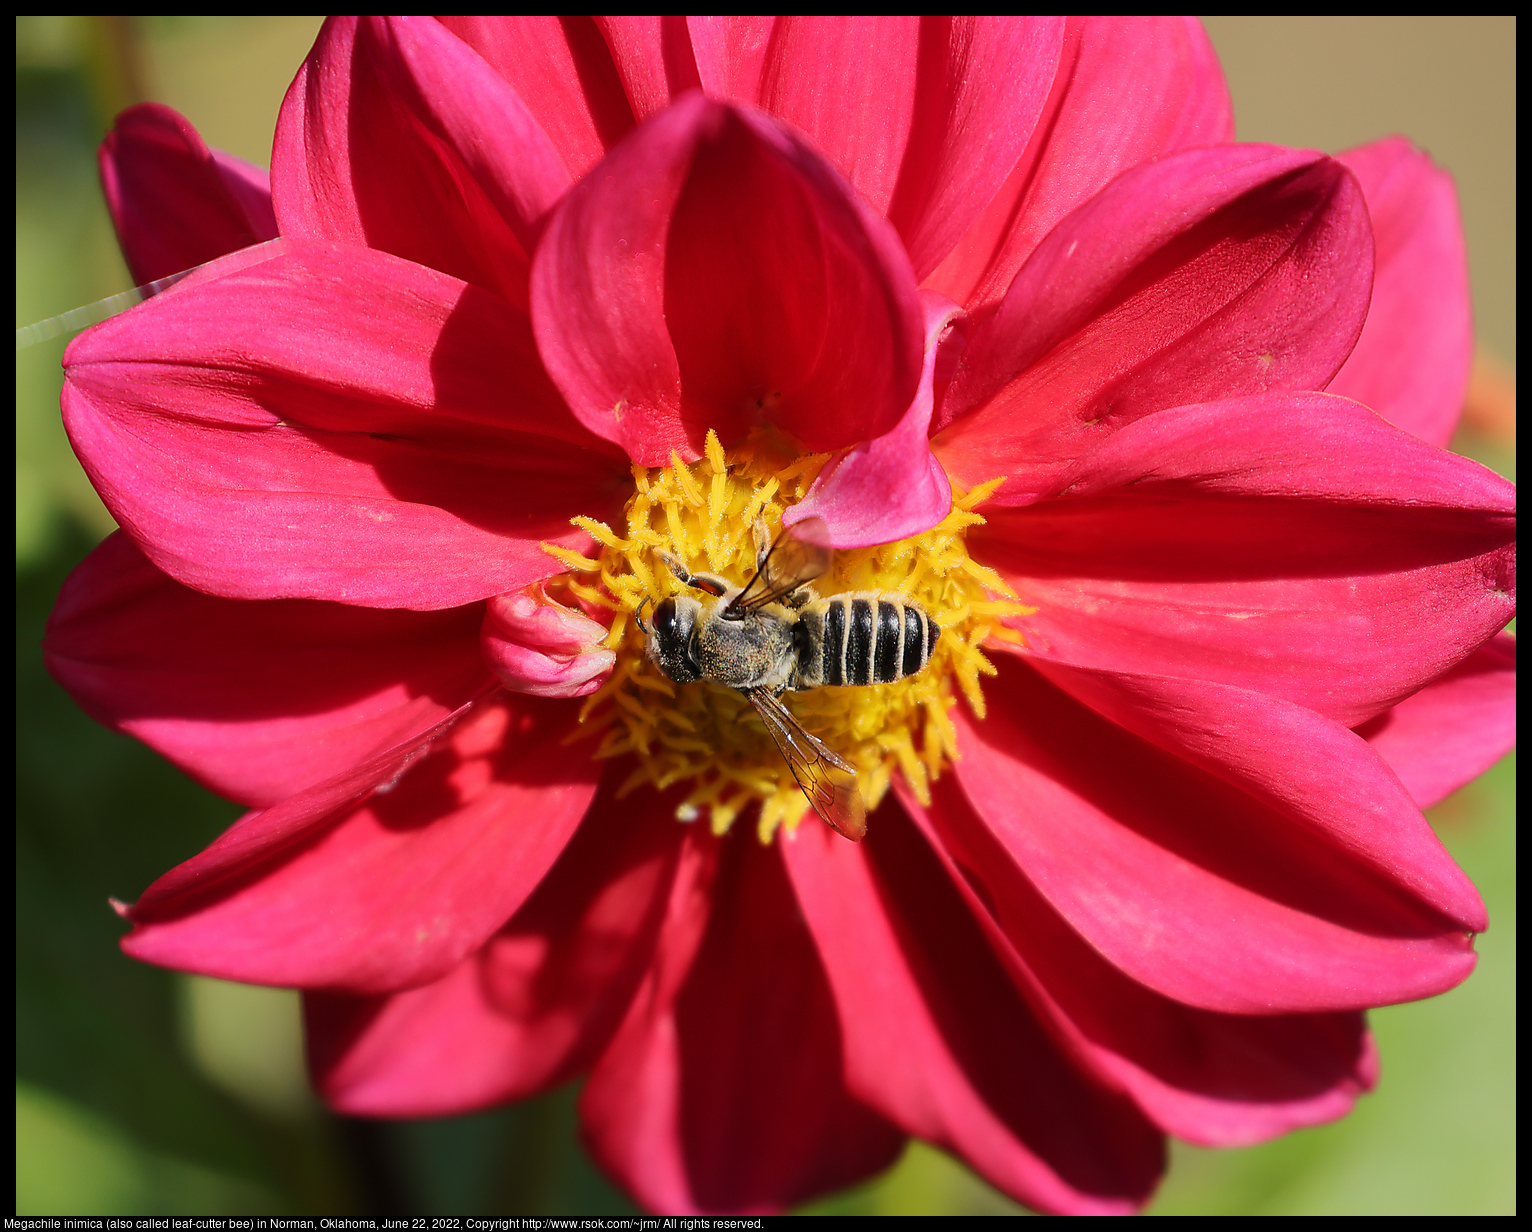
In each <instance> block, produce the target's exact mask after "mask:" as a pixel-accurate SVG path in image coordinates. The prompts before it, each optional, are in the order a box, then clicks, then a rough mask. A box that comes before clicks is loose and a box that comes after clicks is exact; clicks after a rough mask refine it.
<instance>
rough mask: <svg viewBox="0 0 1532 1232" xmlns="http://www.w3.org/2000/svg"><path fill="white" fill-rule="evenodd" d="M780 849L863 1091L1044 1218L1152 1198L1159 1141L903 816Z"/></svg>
mask: <svg viewBox="0 0 1532 1232" xmlns="http://www.w3.org/2000/svg"><path fill="white" fill-rule="evenodd" d="M965 757H966V747H965ZM780 846H781V849H782V854H783V858H784V860H785V861H786V864H787V868H788V872H789V875H790V876H791V877H792V882H793V888H794V890H795V891H796V893H797V896H798V901H799V903H800V904H801V906H802V908H803V914H804V918H805V919H806V920H807V921H808V926H809V929H810V931H811V932H812V933H813V935H814V940H815V942H816V944H817V945H818V947H819V951H820V954H821V955H822V956H823V961H824V964H825V970H826V972H827V974H828V976H829V980H830V986H831V988H832V989H833V990H834V994H835V1004H836V1009H837V1010H838V1011H839V1015H840V1021H841V1029H842V1031H844V1033H845V1036H844V1039H845V1045H844V1046H845V1072H846V1085H847V1086H848V1087H849V1088H850V1089H851V1091H852V1093H853V1094H855V1095H856V1096H857V1097H858V1098H859V1099H861V1100H864V1101H865V1102H866V1103H868V1104H869V1105H871V1106H872V1107H873V1108H876V1109H877V1110H878V1111H879V1112H881V1113H882V1114H883V1115H884V1116H886V1117H888V1118H889V1119H890V1120H892V1121H893V1122H894V1123H895V1124H897V1125H899V1126H900V1127H901V1128H902V1129H904V1130H906V1131H908V1132H910V1133H912V1134H916V1135H918V1136H919V1137H921V1138H924V1139H926V1140H927V1141H930V1142H933V1143H935V1144H936V1145H938V1146H940V1147H943V1148H945V1149H947V1150H950V1151H953V1152H955V1153H957V1154H959V1155H960V1156H961V1157H962V1158H963V1159H964V1160H966V1161H967V1162H968V1163H969V1164H970V1166H972V1167H973V1168H974V1169H975V1170H976V1171H977V1172H979V1174H980V1175H981V1176H983V1177H985V1178H986V1179H987V1180H988V1181H989V1182H990V1183H991V1184H993V1185H995V1186H997V1187H999V1188H1000V1189H1002V1190H1004V1191H1005V1192H1006V1193H1008V1194H1010V1195H1011V1196H1013V1197H1014V1198H1016V1199H1017V1200H1019V1201H1021V1202H1025V1203H1026V1204H1027V1205H1029V1206H1031V1207H1034V1208H1035V1209H1037V1210H1040V1211H1045V1212H1049V1213H1053V1214H1074V1215H1085V1214H1092V1215H1105V1214H1127V1213H1130V1212H1132V1211H1133V1210H1136V1209H1137V1208H1138V1206H1139V1205H1140V1204H1142V1203H1143V1202H1144V1201H1145V1200H1147V1198H1148V1196H1149V1194H1150V1192H1152V1190H1153V1188H1154V1185H1155V1183H1156V1182H1157V1181H1158V1179H1159V1175H1160V1172H1161V1170H1162V1169H1163V1167H1164V1155H1163V1151H1164V1145H1163V1140H1162V1139H1161V1138H1160V1135H1159V1134H1158V1133H1157V1132H1156V1131H1155V1130H1154V1128H1153V1127H1152V1126H1151V1125H1150V1124H1149V1123H1148V1122H1147V1121H1146V1120H1145V1119H1144V1118H1143V1116H1142V1115H1141V1114H1140V1113H1139V1112H1138V1110H1137V1109H1136V1108H1134V1107H1133V1105H1132V1103H1131V1102H1130V1101H1129V1100H1127V1099H1125V1098H1123V1097H1122V1096H1121V1095H1119V1094H1117V1093H1115V1092H1112V1091H1110V1090H1108V1089H1106V1088H1104V1087H1102V1086H1100V1085H1098V1084H1097V1083H1095V1082H1093V1081H1092V1080H1090V1079H1089V1078H1087V1077H1086V1076H1085V1074H1084V1073H1083V1072H1082V1071H1081V1069H1080V1068H1079V1067H1078V1066H1076V1065H1074V1064H1072V1063H1071V1061H1070V1059H1069V1058H1068V1057H1067V1056H1066V1055H1064V1054H1063V1053H1061V1052H1060V1050H1059V1047H1058V1045H1057V1044H1056V1043H1055V1042H1054V1041H1053V1039H1051V1038H1050V1036H1049V1034H1048V1032H1047V1031H1046V1029H1045V1028H1044V1026H1043V1024H1042V1023H1040V1022H1039V1021H1038V1019H1037V1017H1036V1016H1035V1015H1034V1014H1033V1013H1032V1011H1031V1009H1030V1008H1029V1007H1028V1005H1027V1004H1026V1002H1025V1000H1024V999H1023V998H1022V996H1021V995H1020V994H1019V993H1018V991H1017V989H1016V987H1015V985H1014V984H1013V982H1012V981H1011V979H1010V978H1009V977H1008V976H1007V974H1006V973H1005V971H1004V970H1003V969H1002V968H1001V966H1000V964H999V963H998V962H997V961H996V960H995V957H994V955H993V953H992V952H991V951H990V949H989V947H988V945H986V943H985V940H984V937H983V934H982V933H981V932H980V930H979V928H978V927H977V925H976V923H975V921H974V917H973V916H972V914H971V913H970V912H969V910H968V908H967V907H966V905H965V904H964V903H963V902H962V900H961V899H960V898H959V897H958V895H957V894H956V893H955V892H954V890H953V888H952V887H951V886H950V885H947V884H944V883H943V879H942V877H941V876H940V869H939V868H938V867H937V866H936V865H935V862H934V861H933V859H932V857H931V856H930V854H929V853H928V852H927V851H925V850H923V846H924V845H923V843H922V842H921V840H920V839H919V838H918V837H916V836H915V835H913V834H912V833H911V832H910V823H909V822H908V820H906V819H905V818H904V817H903V816H902V815H901V814H900V811H899V809H898V806H897V804H896V803H894V802H893V801H890V802H889V803H888V804H885V805H884V807H883V808H882V809H880V810H879V812H878V813H877V814H876V816H875V817H874V818H872V819H871V822H870V824H869V827H868V836H867V838H866V839H865V840H863V841H862V842H861V843H846V842H842V841H840V840H839V839H838V838H837V837H836V836H835V835H834V834H832V833H831V832H830V831H829V829H828V828H826V827H824V826H814V825H807V826H802V827H800V828H799V830H798V832H797V834H796V836H795V838H794V840H793V841H790V842H784V843H782V844H780ZM933 874H934V875H933Z"/></svg>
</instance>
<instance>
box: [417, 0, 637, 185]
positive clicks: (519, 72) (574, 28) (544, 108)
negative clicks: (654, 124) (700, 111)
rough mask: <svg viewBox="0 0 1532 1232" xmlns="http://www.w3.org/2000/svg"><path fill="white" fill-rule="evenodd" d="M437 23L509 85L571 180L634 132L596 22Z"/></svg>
mask: <svg viewBox="0 0 1532 1232" xmlns="http://www.w3.org/2000/svg"><path fill="white" fill-rule="evenodd" d="M438 20H440V21H441V23H442V24H443V25H444V26H446V27H447V29H449V30H451V31H452V32H453V33H454V34H456V35H457V36H458V37H459V38H461V39H462V40H463V41H464V42H465V43H467V44H468V45H469V46H470V47H472V48H473V49H474V50H475V51H477V52H478V53H479V55H481V56H483V57H484V59H485V60H486V61H487V62H488V63H489V65H490V66H491V67H492V68H493V69H494V70H495V71H496V72H497V73H499V74H500V76H502V77H504V78H505V80H506V81H508V82H510V84H511V88H512V89H514V90H515V91H516V93H517V95H519V96H520V98H521V99H522V101H523V102H524V103H525V104H526V106H527V108H528V110H529V111H531V113H532V115H533V116H534V117H535V118H536V120H537V123H538V124H539V126H541V128H542V129H543V131H544V132H546V133H547V134H548V137H549V139H550V140H551V141H552V142H553V144H554V146H555V147H556V148H557V149H558V151H559V155H560V157H561V158H562V159H563V161H564V166H565V167H566V168H567V169H568V171H569V175H570V177H571V178H572V179H579V178H580V177H581V176H583V175H584V174H585V173H586V172H587V171H589V170H590V169H591V168H592V167H593V166H595V165H596V163H597V162H599V161H600V160H601V158H602V156H603V155H604V154H605V153H606V151H607V150H608V149H609V148H610V147H611V146H613V145H614V144H616V142H617V141H619V140H620V139H621V138H622V136H623V135H624V134H625V133H626V132H627V131H628V130H629V129H631V128H632V127H633V110H632V108H631V107H630V106H629V104H628V100H627V99H626V98H625V97H624V95H623V89H622V80H621V78H620V77H619V76H618V74H617V70H616V68H615V67H614V66H613V64H612V53H611V50H610V49H609V48H608V47H607V44H606V41H605V40H604V39H603V38H602V36H601V31H600V30H599V29H598V28H597V26H596V19H595V18H591V17H575V16H566V17H550V16H520V17H517V16H495V17H472V16H465V17H442V18H439V19H438Z"/></svg>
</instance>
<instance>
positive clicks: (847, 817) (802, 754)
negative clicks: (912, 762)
mask: <svg viewBox="0 0 1532 1232" xmlns="http://www.w3.org/2000/svg"><path fill="white" fill-rule="evenodd" d="M745 696H746V697H748V698H749V699H750V704H751V705H752V706H754V707H755V712H756V714H758V715H760V716H761V722H763V723H764V724H766V730H767V731H769V732H770V733H771V738H772V739H773V740H775V741H776V742H777V748H779V749H781V750H782V756H783V757H784V758H786V759H787V766H788V769H790V770H791V771H792V772H793V778H795V779H797V780H798V786H799V787H800V788H802V789H803V794H804V795H805V796H806V797H808V802H809V803H810V804H811V805H813V806H814V811H815V812H816V813H818V814H819V816H820V817H821V818H823V819H824V823H825V824H826V825H827V826H829V827H830V828H831V829H832V830H834V831H835V832H836V833H837V834H841V835H844V836H845V837H846V838H849V839H850V840H851V841H852V842H853V843H855V842H857V841H859V840H860V839H861V837H862V835H864V834H866V833H867V806H866V805H865V804H863V803H862V794H861V793H860V792H859V791H857V789H856V769H855V767H853V766H852V765H851V763H850V762H848V761H847V760H846V759H845V758H844V757H841V756H840V755H839V754H838V753H835V752H834V751H832V750H831V749H830V748H829V747H827V746H826V745H825V744H823V743H822V742H821V741H820V740H819V739H818V738H817V737H815V736H812V735H810V734H809V733H808V732H807V731H805V730H804V729H803V726H802V724H800V723H799V722H798V720H797V719H795V718H793V716H792V715H791V714H789V713H788V711H787V707H786V706H784V705H783V704H782V703H781V701H779V700H778V699H777V698H775V697H773V696H772V695H771V694H770V693H768V692H766V691H765V690H764V689H747V690H745Z"/></svg>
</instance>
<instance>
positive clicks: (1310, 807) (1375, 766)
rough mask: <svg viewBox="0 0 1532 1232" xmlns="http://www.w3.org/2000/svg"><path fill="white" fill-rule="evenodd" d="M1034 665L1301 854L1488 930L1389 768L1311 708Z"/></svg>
mask: <svg viewBox="0 0 1532 1232" xmlns="http://www.w3.org/2000/svg"><path fill="white" fill-rule="evenodd" d="M1031 664H1032V666H1033V667H1034V668H1035V669H1036V670H1037V671H1038V672H1039V674H1041V675H1042V676H1044V677H1045V678H1047V679H1048V680H1049V681H1050V682H1052V683H1053V684H1055V685H1057V686H1058V687H1059V688H1061V689H1063V690H1064V691H1065V692H1067V693H1069V694H1070V696H1072V697H1073V698H1074V699H1075V700H1076V701H1080V702H1084V703H1085V704H1086V705H1087V706H1089V707H1091V709H1093V710H1095V711H1096V713H1097V714H1100V715H1102V716H1103V717H1105V718H1108V719H1110V720H1111V721H1112V722H1114V723H1116V724H1117V725H1118V726H1120V727H1122V728H1124V729H1125V730H1127V731H1130V732H1132V733H1133V734H1134V735H1136V736H1138V737H1140V738H1141V739H1143V740H1147V741H1148V742H1149V743H1151V744H1154V745H1156V746H1158V747H1159V748H1161V749H1163V750H1164V751H1166V752H1167V753H1170V754H1171V755H1172V756H1175V757H1179V758H1182V759H1183V760H1185V761H1187V762H1190V763H1191V764H1192V765H1194V766H1198V767H1200V768H1201V769H1203V770H1206V771H1207V772H1208V773H1210V774H1213V775H1215V776H1216V777H1218V778H1220V779H1222V780H1223V781H1224V782H1226V783H1228V784H1230V785H1231V786H1234V787H1237V788H1238V789H1239V790H1240V791H1242V792H1244V793H1245V794H1246V795H1248V796H1250V797H1251V798H1252V799H1254V800H1256V801H1259V802H1260V803H1262V804H1265V805H1268V806H1270V807H1271V808H1272V809H1273V811H1275V812H1276V813H1277V814H1279V815H1280V816H1281V817H1282V818H1283V820H1284V821H1285V822H1286V823H1287V825H1288V826H1289V827H1291V828H1292V829H1293V833H1292V835H1290V836H1289V838H1288V841H1289V842H1290V843H1291V845H1293V846H1299V845H1302V844H1303V843H1304V842H1305V841H1307V839H1308V838H1312V839H1317V840H1319V841H1320V842H1322V843H1323V844H1324V845H1325V846H1326V847H1333V848H1335V849H1336V851H1338V852H1340V853H1341V854H1342V858H1343V859H1344V861H1345V862H1347V863H1349V864H1354V865H1359V866H1361V867H1362V868H1364V869H1366V870H1368V871H1369V872H1370V873H1373V874H1377V875H1378V876H1380V877H1382V878H1383V879H1384V880H1385V881H1387V882H1389V883H1391V886H1392V888H1393V890H1394V891H1398V890H1402V891H1404V892H1405V893H1407V894H1408V895H1409V896H1410V897H1412V898H1414V899H1416V900H1417V901H1418V902H1419V903H1420V904H1423V905H1425V906H1426V907H1429V908H1431V909H1432V910H1434V911H1436V912H1438V913H1439V914H1441V915H1442V916H1443V917H1445V918H1447V919H1449V920H1452V921H1455V922H1456V923H1457V924H1459V925H1460V926H1461V927H1462V928H1464V929H1467V930H1469V931H1471V932H1483V931H1484V929H1485V928H1486V927H1487V924H1488V921H1487V920H1486V918H1485V914H1484V901H1483V900H1482V899H1481V898H1480V897H1479V892H1478V891H1477V890H1476V889H1474V886H1473V882H1471V881H1469V879H1468V877H1467V875H1466V874H1464V872H1463V870H1462V869H1460V868H1458V866H1457V865H1456V864H1454V863H1453V861H1452V857H1451V856H1450V855H1449V854H1448V853H1447V849H1446V848H1445V847H1443V846H1442V844H1441V840H1440V839H1438V838H1437V837H1436V832H1435V831H1434V830H1432V829H1431V827H1430V826H1429V825H1427V824H1426V821H1425V818H1424V817H1422V816H1421V814H1420V810H1419V808H1418V807H1417V806H1416V805H1415V803H1414V801H1413V800H1411V799H1410V796H1409V793H1408V792H1407V791H1405V789H1404V786H1403V784H1401V783H1400V782H1399V781H1398V779H1397V777H1396V776H1395V775H1394V774H1393V773H1392V772H1391V771H1390V770H1389V769H1388V766H1387V763H1386V762H1384V761H1383V759H1382V758H1381V757H1379V756H1378V754H1377V752H1376V751H1375V750H1374V749H1373V748H1372V747H1371V746H1370V745H1369V744H1368V743H1367V742H1366V741H1365V740H1363V739H1362V738H1361V737H1360V736H1358V735H1357V734H1356V733H1355V732H1353V731H1350V730H1348V729H1347V728H1345V727H1342V726H1341V725H1340V724H1339V723H1336V722H1334V721H1333V720H1331V719H1326V718H1324V717H1323V716H1321V715H1318V714H1316V713H1314V711H1312V710H1308V709H1306V708H1305V707H1302V706H1295V705H1293V704H1292V703H1291V702H1283V701H1278V700H1277V699H1276V698H1272V697H1267V696H1265V695H1264V694H1260V693H1252V692H1249V691H1248V690H1245V689H1238V688H1233V687H1231V686H1229V685H1223V684H1211V683H1209V682H1207V681H1203V680H1185V679H1179V678H1175V677H1167V676H1148V675H1142V674H1128V673H1120V672H1105V671H1099V670H1095V669H1090V668H1079V667H1071V666H1068V665H1066V664H1063V663H1052V662H1049V661H1047V660H1044V659H1033V660H1031ZM1305 832H1306V833H1305ZM1309 854H1310V857H1311V858H1319V859H1325V858H1328V857H1329V856H1330V853H1329V852H1328V851H1325V852H1320V851H1315V852H1312V853H1309ZM1350 897H1352V898H1354V899H1357V900H1360V899H1362V898H1364V897H1366V895H1365V894H1364V893H1363V892H1357V893H1355V894H1353V895H1351V896H1350Z"/></svg>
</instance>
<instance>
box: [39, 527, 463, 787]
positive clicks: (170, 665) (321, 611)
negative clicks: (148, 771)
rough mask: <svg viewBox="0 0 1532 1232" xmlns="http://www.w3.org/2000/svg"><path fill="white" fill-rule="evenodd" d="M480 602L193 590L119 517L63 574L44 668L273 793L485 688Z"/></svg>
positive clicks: (113, 715) (206, 772)
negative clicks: (428, 604) (430, 608)
mask: <svg viewBox="0 0 1532 1232" xmlns="http://www.w3.org/2000/svg"><path fill="white" fill-rule="evenodd" d="M480 620H481V612H480V609H479V608H478V607H477V606H475V607H468V608H459V609H456V610H452V611H445V612H431V613H420V612H388V611H378V610H375V609H372V608H358V607H347V606H344V605H342V604H338V603H315V602H311V601H304V600H277V601H274V602H269V603H249V602H245V601H242V600H230V599H218V598H214V597H213V596H211V595H204V594H202V593H200V592H199V591H195V590H190V589H188V588H187V587H185V586H182V585H181V584H180V583H179V582H176V581H173V580H172V579H171V578H169V577H168V576H166V575H165V574H163V573H161V572H160V571H159V570H158V569H156V568H155V567H154V566H153V565H151V564H150V563H149V562H148V561H147V560H145V559H144V556H143V553H142V552H140V551H139V550H138V548H137V547H136V546H134V544H133V541H132V540H131V539H129V538H128V537H127V536H126V535H124V534H122V533H121V532H118V533H117V534H114V535H112V536H111V537H109V538H108V539H107V540H106V541H105V542H103V543H102V544H101V545H100V546H99V547H98V548H96V550H95V551H94V552H92V553H91V554H90V555H89V556H88V557H86V559H85V560H84V562H83V563H81V565H80V566H79V568H77V569H76V570H75V571H74V573H72V574H71V575H70V577H69V580H68V581H67V582H65V584H64V589H63V590H62V591H61V592H60V594H59V601H58V603H57V605H56V606H55V607H54V609H53V615H52V616H51V617H50V618H49V621H48V634H47V638H46V639H45V641H44V643H43V653H44V657H45V660H46V662H47V664H48V670H49V671H50V672H52V673H53V676H54V678H55V679H57V680H58V681H59V683H60V684H62V685H63V686H64V687H65V688H66V689H68V690H69V692H70V693H71V695H72V696H73V697H74V698H75V700H77V701H78V702H79V703H80V704H81V705H82V706H83V707H84V708H85V709H86V710H87V711H88V712H89V713H90V714H91V716H92V717H94V718H95V719H97V720H98V721H99V722H102V723H105V724H106V725H107V726H108V727H112V728H115V729H116V730H118V731H124V732H127V733H128V734H129V735H131V736H136V737H138V739H140V740H142V741H143V742H144V743H145V744H147V745H149V746H150V747H151V748H153V749H154V750H155V751H156V752H159V753H161V754H163V755H164V756H166V757H168V758H170V760H171V761H173V762H175V763H176V764H177V765H178V766H180V767H181V768H182V769H183V770H185V771H186V772H187V773H188V774H191V775H192V776H193V777H195V778H196V779H197V780H198V781H200V782H202V783H203V784H205V785H206V786H207V787H209V788H211V789H212V790H213V791H216V792H218V793H219V794H221V795H225V796H229V797H231V798H232V799H235V800H239V801H242V802H243V803H245V804H252V805H256V806H258V807H265V806H268V805H272V804H276V803H278V802H279V801H281V800H284V799H286V798H287V797H288V796H291V795H293V794H295V793H297V792H300V791H304V790H306V789H308V788H310V787H315V786H317V785H319V784H320V783H322V782H324V781H325V780H327V779H329V778H332V777H333V776H334V775H336V774H339V773H342V772H343V771H345V770H348V769H349V768H351V767H353V766H356V765H358V764H360V763H363V762H367V761H370V760H371V759H372V758H374V757H377V756H379V755H381V754H384V753H386V752H387V751H388V750H389V749H392V748H393V747H394V746H395V745H400V744H406V743H408V742H410V741H411V740H413V739H414V738H416V737H417V736H419V735H421V734H422V733H424V732H426V731H428V730H430V729H432V728H434V727H435V726H436V724H438V723H440V722H441V721H443V720H444V719H445V718H447V716H448V715H450V714H452V713H453V712H454V711H456V710H457V709H459V708H460V707H461V706H463V705H465V704H467V703H468V702H469V701H470V700H472V698H473V697H475V696H477V695H478V694H479V693H480V692H482V691H483V689H484V687H485V685H486V683H487V681H488V673H487V671H486V669H485V666H484V662H483V660H482V659H481V658H480V657H479V651H478V626H479V623H480Z"/></svg>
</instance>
